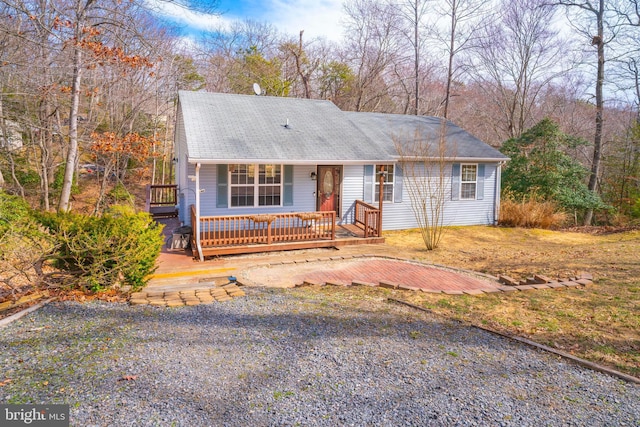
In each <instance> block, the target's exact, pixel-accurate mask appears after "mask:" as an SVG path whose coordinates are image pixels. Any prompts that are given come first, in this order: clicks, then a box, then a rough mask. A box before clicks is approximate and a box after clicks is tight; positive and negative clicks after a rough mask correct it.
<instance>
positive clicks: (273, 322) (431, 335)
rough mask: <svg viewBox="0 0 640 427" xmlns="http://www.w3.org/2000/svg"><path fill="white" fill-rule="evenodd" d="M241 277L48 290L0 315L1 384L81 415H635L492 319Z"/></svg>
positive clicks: (266, 419) (251, 419)
mask: <svg viewBox="0 0 640 427" xmlns="http://www.w3.org/2000/svg"><path fill="white" fill-rule="evenodd" d="M247 293H248V295H247V296H246V297H244V298H237V299H234V300H233V301H230V302H226V303H216V304H213V305H206V306H197V307H180V308H173V309H169V308H155V307H148V306H146V307H145V306H135V307H131V306H128V305H124V304H107V303H89V304H77V303H69V302H67V303H53V304H50V305H48V306H46V307H44V308H43V309H40V310H38V311H37V312H35V313H32V314H31V315H29V316H27V317H25V318H23V319H21V320H19V321H17V322H14V323H12V324H11V325H9V326H8V327H6V328H3V329H0V366H1V368H2V372H1V373H0V375H1V376H0V383H3V381H4V385H3V386H1V387H0V400H1V401H2V402H3V403H69V404H71V422H72V425H77V426H133V425H136V426H155V425H158V426H172V425H175V426H218V425H225V426H252V427H255V426H266V425H273V426H284V425H303V426H315V425H320V426H336V425H354V426H363V425H375V426H393V425H398V426H406V425H420V426H425V425H434V426H440V425H443V426H449V425H463V426H475V425H478V426H480V425H481V426H484V425H492V426H502V425H504V426H540V425H562V426H574V425H576V426H582V425H585V426H586V425H589V426H598V425H616V426H622V425H626V426H638V425H640V387H638V386H637V385H633V384H628V383H625V382H623V381H621V380H618V379H616V378H612V377H610V376H607V375H604V374H601V373H598V372H593V371H590V370H587V369H584V368H582V367H579V366H575V365H573V364H570V363H568V362H566V361H564V360H563V359H560V358H558V357H557V356H553V355H550V354H547V353H545V352H541V351H538V350H533V349H531V348H529V347H526V346H523V345H521V344H518V343H515V342H512V341H510V340H507V339H504V338H501V337H497V336H494V335H491V334H489V333H487V332H484V331H481V330H477V329H474V328H471V327H468V326H465V325H461V324H459V323H457V322H451V321H448V320H445V319H442V318H439V317H436V316H432V315H430V314H428V313H422V312H418V311H416V310H414V309H411V308H409V307H404V306H402V305H398V304H394V303H390V302H387V301H386V300H370V301H366V300H364V301H363V300H358V301H356V300H346V301H342V302H339V303H337V302H334V301H333V300H328V299H326V298H325V297H323V296H322V295H320V294H319V293H317V292H316V293H314V292H311V291H310V290H309V289H294V290H277V289H248V290H247ZM363 299H364V297H363ZM6 379H10V380H11V381H10V382H8V381H5V380H6Z"/></svg>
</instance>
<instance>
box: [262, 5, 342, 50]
mask: <svg viewBox="0 0 640 427" xmlns="http://www.w3.org/2000/svg"><path fill="white" fill-rule="evenodd" d="M263 15H264V20H265V21H267V22H270V23H272V24H273V25H275V26H276V27H277V28H278V29H279V30H280V31H282V32H284V33H286V34H292V35H297V34H298V33H299V32H300V30H304V36H305V38H315V37H326V38H327V39H329V40H334V41H339V40H340V39H341V38H342V23H341V20H342V19H343V17H344V15H343V13H342V0H320V1H318V0H272V1H270V2H268V3H266V4H265V6H264V9H263Z"/></svg>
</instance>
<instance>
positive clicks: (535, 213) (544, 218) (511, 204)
mask: <svg viewBox="0 0 640 427" xmlns="http://www.w3.org/2000/svg"><path fill="white" fill-rule="evenodd" d="M566 221H567V215H566V214H565V213H564V212H560V211H558V205H557V204H556V203H555V202H553V201H550V200H543V199H542V197H540V196H538V194H537V193H535V192H534V193H531V194H528V195H524V196H521V197H520V198H518V197H517V196H516V195H515V194H514V193H513V192H509V191H505V192H503V194H502V201H501V202H500V221H499V223H500V225H504V226H507V227H527V228H557V227H560V226H562V225H563V224H564V223H565V222H566Z"/></svg>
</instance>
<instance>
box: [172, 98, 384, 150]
mask: <svg viewBox="0 0 640 427" xmlns="http://www.w3.org/2000/svg"><path fill="white" fill-rule="evenodd" d="M179 96H180V106H181V108H182V113H183V117H184V126H185V133H186V138H187V147H188V148H187V149H188V156H189V158H190V159H192V160H201V161H203V162H207V161H221V162H225V161H233V160H238V161H240V160H255V161H258V160H273V161H278V160H281V161H298V162H306V161H309V162H340V163H349V162H367V161H369V162H375V161H383V160H389V158H390V155H391V153H389V152H387V148H386V147H385V146H384V145H383V144H382V143H381V142H379V141H373V140H371V139H370V138H369V137H367V135H365V134H364V133H363V132H362V131H361V130H360V129H358V127H356V125H355V124H354V123H353V122H351V121H350V120H348V119H347V117H346V116H345V115H344V113H343V112H342V111H341V110H340V109H339V108H338V107H336V106H335V105H334V104H333V103H331V102H330V101H320V100H309V99H296V98H279V97H270V96H255V95H233V94H225V93H208V92H186V91H181V92H180V94H179ZM287 121H288V126H286V125H287Z"/></svg>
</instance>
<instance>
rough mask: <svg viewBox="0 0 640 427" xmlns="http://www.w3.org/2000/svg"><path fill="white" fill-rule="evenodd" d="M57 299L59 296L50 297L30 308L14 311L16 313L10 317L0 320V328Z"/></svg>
mask: <svg viewBox="0 0 640 427" xmlns="http://www.w3.org/2000/svg"><path fill="white" fill-rule="evenodd" d="M57 299H58V298H57V297H53V298H49V299H48V300H46V301H42V302H39V303H38V304H36V305H32V306H31V307H29V308H25V309H24V310H21V311H19V312H17V313H14V314H12V315H11V316H8V317H5V318H4V319H1V320H0V328H3V327H5V326H7V325H8V324H10V323H11V322H13V321H16V320H18V319H20V318H21V317H23V316H26V315H27V314H29V313H31V312H33V311H36V310H37V309H39V308H41V307H44V306H45V305H47V304H49V303H50V302H52V301H55V300H57Z"/></svg>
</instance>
